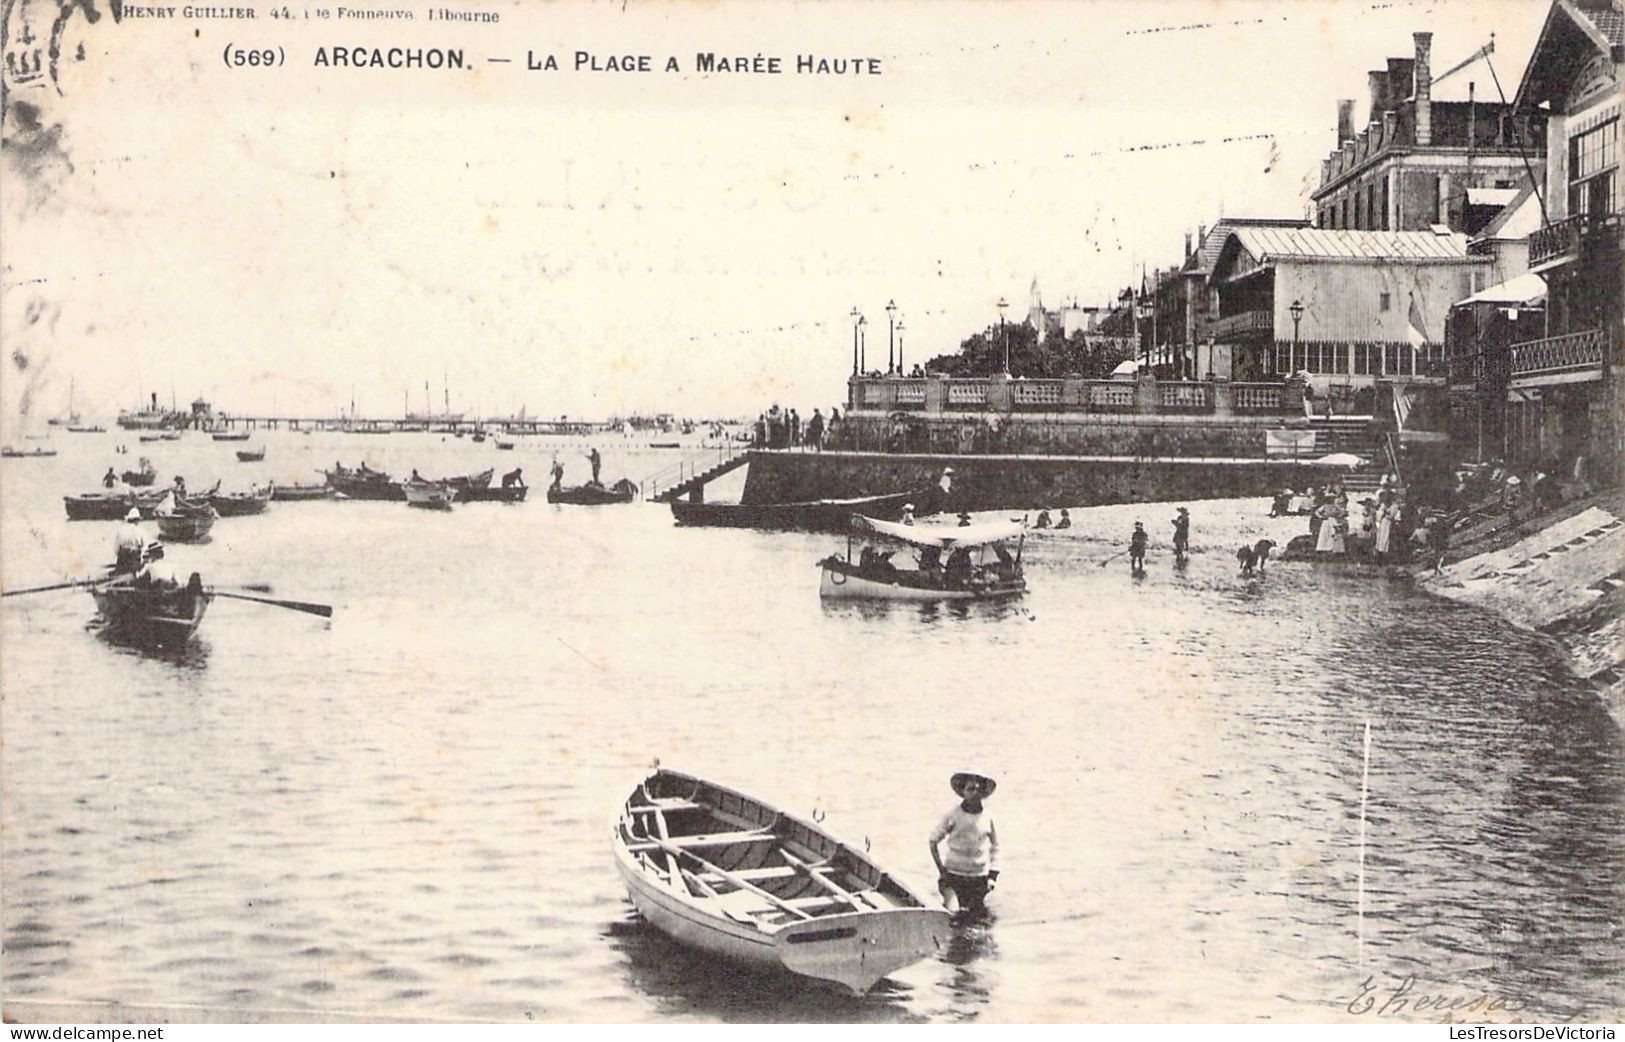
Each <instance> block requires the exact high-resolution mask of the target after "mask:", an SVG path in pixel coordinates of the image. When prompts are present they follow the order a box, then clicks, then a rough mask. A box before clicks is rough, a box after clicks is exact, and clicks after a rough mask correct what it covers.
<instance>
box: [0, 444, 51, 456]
mask: <svg viewBox="0 0 1625 1042" xmlns="http://www.w3.org/2000/svg"><path fill="white" fill-rule="evenodd" d="M55 455H56V450H55V449H53V448H50V447H49V446H45V445H41V446H38V447H36V448H32V449H17V448H13V447H11V446H10V445H7V446H6V447H5V448H3V449H0V457H4V458H6V459H32V458H34V457H38V456H55Z"/></svg>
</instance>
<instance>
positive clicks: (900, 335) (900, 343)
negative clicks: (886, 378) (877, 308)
mask: <svg viewBox="0 0 1625 1042" xmlns="http://www.w3.org/2000/svg"><path fill="white" fill-rule="evenodd" d="M903 372H904V369H903V320H902V319H898V320H897V375H898V376H902V375H903Z"/></svg>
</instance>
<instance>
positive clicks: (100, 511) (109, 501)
mask: <svg viewBox="0 0 1625 1042" xmlns="http://www.w3.org/2000/svg"><path fill="white" fill-rule="evenodd" d="M166 494H167V490H159V491H156V492H150V493H142V492H85V493H82V494H80V495H75V496H63V497H62V505H63V506H64V507H65V508H66V509H67V511H68V520H69V521H120V520H123V518H124V515H125V514H126V513H128V512H129V510H130V508H131V507H135V508H136V509H137V510H139V511H141V516H142V517H143V518H147V519H151V517H152V516H153V513H154V512H155V511H156V510H157V509H158V504H159V502H161V501H162V500H163V498H164V496H165V495H166Z"/></svg>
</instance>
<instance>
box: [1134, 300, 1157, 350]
mask: <svg viewBox="0 0 1625 1042" xmlns="http://www.w3.org/2000/svg"><path fill="white" fill-rule="evenodd" d="M1134 315H1135V317H1136V318H1138V319H1139V320H1140V321H1141V322H1144V321H1145V320H1146V319H1148V318H1150V317H1151V315H1152V312H1151V305H1150V304H1149V303H1147V302H1146V299H1145V294H1144V293H1142V294H1140V299H1139V300H1138V301H1137V302H1136V303H1135V305H1134ZM1154 328H1155V327H1153V329H1154ZM1135 332H1136V335H1138V332H1139V331H1138V330H1136V331H1135ZM1155 342H1156V334H1155V332H1153V333H1152V343H1150V344H1147V345H1145V348H1144V349H1143V350H1142V351H1141V353H1140V355H1141V357H1142V358H1143V359H1144V360H1145V362H1144V364H1145V366H1146V368H1150V367H1151V351H1152V348H1153V347H1154V346H1155Z"/></svg>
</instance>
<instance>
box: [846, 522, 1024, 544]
mask: <svg viewBox="0 0 1625 1042" xmlns="http://www.w3.org/2000/svg"><path fill="white" fill-rule="evenodd" d="M852 523H853V524H854V525H855V526H856V527H857V528H858V529H859V530H862V531H869V532H874V533H875V534H876V535H883V536H885V537H886V538H888V539H896V540H898V541H899V542H904V543H913V544H914V545H915V546H936V547H941V548H943V549H947V548H948V547H951V546H986V545H987V544H989V543H1002V542H1004V541H1005V540H1007V539H1015V538H1017V537H1019V536H1020V535H1021V534H1022V533H1023V532H1025V531H1026V530H1027V526H1026V525H1025V524H1023V523H1022V522H1020V521H984V522H982V523H981V524H979V525H962V526H960V527H958V528H955V527H954V526H952V525H905V524H901V523H899V522H897V521H876V520H875V519H874V518H872V517H864V516H863V515H862V514H853V515H852Z"/></svg>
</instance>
